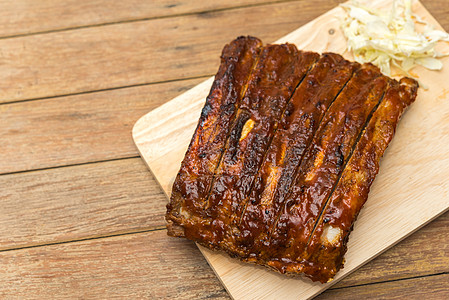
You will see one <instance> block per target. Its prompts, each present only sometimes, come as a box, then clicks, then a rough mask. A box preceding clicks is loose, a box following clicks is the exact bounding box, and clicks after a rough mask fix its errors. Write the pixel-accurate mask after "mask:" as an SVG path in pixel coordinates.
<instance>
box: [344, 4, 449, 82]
mask: <svg viewBox="0 0 449 300" xmlns="http://www.w3.org/2000/svg"><path fill="white" fill-rule="evenodd" d="M340 6H341V7H342V8H343V9H344V10H345V11H346V13H347V16H346V17H345V19H344V20H343V21H342V24H341V28H342V30H343V33H344V35H345V37H346V39H347V47H348V50H349V51H352V53H353V54H354V59H355V60H356V61H358V62H360V63H365V62H371V63H373V64H374V65H376V66H378V67H379V68H380V69H381V71H382V73H384V74H386V75H388V76H390V75H391V68H390V65H391V64H393V65H395V66H396V67H398V68H399V69H400V70H402V72H404V74H405V75H407V76H410V77H413V76H412V75H411V74H410V73H409V71H410V70H411V69H412V68H413V67H415V66H416V65H421V66H423V67H425V68H427V69H430V70H440V69H441V68H442V67H443V64H442V62H441V61H440V60H439V59H438V58H440V57H443V56H447V55H448V54H444V53H438V52H437V51H436V50H435V45H436V43H437V42H439V41H446V42H449V34H447V33H446V32H444V31H441V30H435V29H434V28H433V27H432V26H431V25H430V24H428V23H427V22H425V21H424V20H423V19H422V18H420V17H419V16H418V15H416V14H414V13H413V11H412V1H411V0H401V1H396V0H395V1H393V4H392V7H391V10H390V11H389V12H384V11H381V10H377V9H374V8H369V7H367V6H365V5H363V4H361V3H359V2H358V1H351V2H348V3H344V4H341V5H340ZM415 22H417V23H421V24H423V25H424V26H425V27H424V30H423V31H422V32H418V31H416V28H415ZM421 85H422V83H421ZM422 86H423V85H422Z"/></svg>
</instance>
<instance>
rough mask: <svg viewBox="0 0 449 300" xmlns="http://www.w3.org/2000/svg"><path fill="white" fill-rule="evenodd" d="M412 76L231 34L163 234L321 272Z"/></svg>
mask: <svg viewBox="0 0 449 300" xmlns="http://www.w3.org/2000/svg"><path fill="white" fill-rule="evenodd" d="M417 88H418V85H417V83H416V81H414V80H412V79H408V78H404V79H402V80H401V81H400V82H397V81H395V80H393V79H390V78H388V77H386V76H384V75H382V74H381V73H380V71H379V70H378V68H376V67H374V66H373V65H370V64H364V65H360V64H358V63H351V62H349V61H347V60H345V59H343V58H342V57H341V56H340V55H338V54H333V53H324V54H323V55H321V56H320V55H319V54H316V53H312V52H304V51H299V50H297V49H296V47H295V46H294V45H292V44H283V45H267V46H262V43H261V42H260V40H258V39H256V38H253V37H240V38H238V39H236V40H234V41H232V42H231V43H230V44H228V45H226V46H225V48H224V50H223V54H222V61H221V65H220V69H219V71H218V73H217V75H216V76H215V81H214V83H213V86H212V89H211V92H210V94H209V96H208V97H207V99H206V104H205V106H204V108H203V111H202V113H201V117H200V120H199V123H198V126H197V128H196V131H195V133H194V136H193V138H192V141H191V143H190V145H189V148H188V150H187V153H186V155H185V158H184V160H183V162H182V166H181V169H180V171H179V173H178V175H177V177H176V180H175V183H174V185H173V190H172V195H171V198H170V203H169V204H168V205H167V214H166V220H167V228H168V234H169V235H171V236H178V237H187V238H189V239H191V240H194V241H196V242H198V243H200V244H202V245H204V246H206V247H209V248H211V249H220V250H224V251H226V252H228V253H229V254H230V255H232V256H236V257H239V258H240V259H241V260H244V261H248V262H253V263H256V264H260V265H263V266H267V267H269V268H272V269H274V270H277V271H279V272H281V273H287V274H301V273H302V274H305V275H306V276H308V277H310V278H311V279H312V280H314V281H321V282H327V281H328V280H330V279H332V278H333V276H334V275H335V274H336V272H338V270H339V269H340V268H342V266H343V257H344V254H345V252H346V244H347V241H348V236H349V233H350V231H351V229H352V227H353V224H354V222H355V219H356V217H357V215H358V213H359V211H360V209H361V208H362V206H363V204H364V203H365V201H366V199H367V197H368V191H369V188H370V186H371V183H372V182H373V180H374V177H375V176H376V174H377V172H378V164H379V160H380V158H381V156H382V155H383V153H384V151H385V149H386V147H387V146H388V143H389V142H390V141H391V139H392V137H393V134H394V131H395V128H396V125H397V123H398V121H399V118H400V116H401V115H402V113H403V111H404V110H405V108H406V107H407V106H408V105H410V104H411V103H412V102H413V101H414V99H415V98H416V93H417Z"/></svg>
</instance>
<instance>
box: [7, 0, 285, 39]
mask: <svg viewBox="0 0 449 300" xmlns="http://www.w3.org/2000/svg"><path fill="white" fill-rule="evenodd" d="M264 2H281V1H269V0H264V1H257V0H223V1H201V0H189V1H186V0H184V1H179V0H178V1H176V0H158V1H142V0H128V1H113V2H112V1H107V0H94V1H76V0H65V1H57V0H40V1H34V0H16V1H7V0H1V1H0V37H4V36H15V35H23V34H32V33H36V32H46V31H54V30H63V29H67V28H74V27H75V28H76V27H82V26H92V25H99V24H107V23H117V22H125V21H133V20H139V19H150V18H161V17H168V16H173V15H182V14H192V13H196V12H205V11H212V10H219V9H220V10H221V9H229V8H233V7H240V6H248V5H254V4H258V5H261V4H263V3H264Z"/></svg>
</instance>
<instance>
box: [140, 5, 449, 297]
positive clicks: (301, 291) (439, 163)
mask: <svg viewBox="0 0 449 300" xmlns="http://www.w3.org/2000/svg"><path fill="white" fill-rule="evenodd" d="M374 2H375V3H372V4H373V5H375V6H377V7H389V5H390V4H391V1H388V0H378V1H374ZM413 10H414V11H415V12H416V13H418V14H419V15H420V16H422V17H423V19H424V20H426V21H428V22H430V23H432V24H434V25H435V27H436V28H438V29H441V30H442V28H441V26H440V25H439V24H438V23H437V22H436V20H435V19H434V18H433V17H432V16H431V15H430V13H429V12H428V11H427V10H426V9H425V8H424V7H423V6H422V4H421V3H419V2H415V4H414V5H413ZM343 16H344V12H343V10H342V9H341V8H339V7H337V8H335V9H332V10H331V11H329V12H327V13H325V14H324V15H322V16H320V17H318V18H317V19H315V20H314V21H312V22H310V23H308V24H306V25H304V26H302V27H301V28H299V29H297V30H296V31H294V32H292V33H290V34H288V35H287V36H285V37H283V38H281V39H280V40H278V41H277V43H283V42H290V43H294V44H296V45H297V46H298V48H299V49H304V50H313V51H317V52H324V51H331V52H336V53H340V54H343V55H344V56H345V57H346V58H348V59H352V57H351V55H350V54H349V53H346V52H345V45H346V42H345V39H344V37H343V35H342V33H341V31H340V29H339V19H340V18H342V17H343ZM223 46H224V45H223ZM439 47H440V48H439V50H440V51H444V52H449V45H448V44H445V43H442V44H441V45H439ZM219 55H220V53H217V59H218V57H219ZM443 63H444V68H443V70H442V71H439V72H435V71H428V70H425V69H423V68H415V69H413V74H416V75H417V76H418V77H419V79H420V80H422V81H423V82H424V83H425V84H427V85H428V87H429V89H428V90H427V91H425V90H423V89H420V90H419V95H418V98H417V100H416V102H415V103H414V104H413V105H412V106H411V108H410V109H409V110H408V111H407V112H406V114H405V115H404V117H403V119H402V120H401V122H400V124H399V127H398V129H397V132H396V136H395V138H394V139H393V141H392V143H391V144H390V146H389V148H388V150H387V151H386V153H385V156H384V158H383V159H382V162H381V168H380V172H379V175H378V176H377V178H376V180H375V182H374V184H373V186H372V189H371V192H370V195H369V199H368V201H367V203H366V205H365V207H364V209H363V210H362V212H361V213H360V216H359V219H358V221H357V222H356V224H355V229H354V231H353V233H352V234H351V237H350V239H349V245H348V249H349V250H348V252H347V254H346V264H345V267H344V269H342V270H341V271H340V272H339V273H338V274H337V276H336V278H335V280H334V281H332V282H330V283H327V284H320V283H312V282H311V281H310V280H308V279H301V278H287V277H285V276H282V275H279V274H276V273H275V272H272V271H269V270H266V269H265V268H262V267H259V266H254V265H249V264H244V263H241V262H239V261H238V260H236V259H231V258H229V257H228V256H226V255H225V254H222V253H218V252H212V251H210V250H208V249H205V248H203V247H199V248H200V250H201V252H202V253H203V254H204V256H205V257H206V259H207V261H208V262H209V264H210V265H211V267H212V268H213V270H214V271H215V273H216V274H217V276H218V278H219V279H220V280H221V282H222V283H223V285H224V286H225V287H226V289H227V290H228V292H229V294H230V295H231V296H232V297H233V298H235V299H307V298H310V297H313V296H314V295H317V294H318V293H320V292H322V291H324V290H325V289H327V288H328V287H329V286H331V285H332V284H334V283H336V282H337V281H339V280H340V279H341V278H343V277H344V276H346V275H348V274H349V273H351V272H353V271H354V270H356V269H357V268H359V267H360V266H362V265H363V264H365V263H366V262H368V261H369V260H371V259H373V258H374V257H376V256H377V255H379V254H380V253H382V252H383V251H385V250H386V249H388V248H390V247H391V246H393V245H394V244H396V243H397V242H399V241H400V240H402V239H404V238H405V237H407V236H408V235H410V234H411V233H413V232H414V231H416V230H418V229H419V228H420V227H422V226H424V225H425V224H426V223H428V222H429V221H431V220H433V219H434V218H436V217H437V216H439V215H440V214H442V213H443V212H445V211H446V210H447V209H448V208H449V195H448V193H449V181H448V180H447V178H448V177H449V57H446V58H445V59H443ZM212 81H213V78H210V79H208V80H206V81H205V82H203V83H201V84H199V85H197V86H196V87H194V88H192V89H191V90H189V91H187V92H186V93H184V94H182V95H180V96H178V97H176V98H174V99H173V100H171V101H169V102H168V103H166V104H164V105H162V106H161V107H159V108H157V109H155V110H153V111H151V112H150V113H148V114H146V115H145V116H143V117H142V118H141V119H140V120H139V121H138V122H137V123H136V124H135V126H134V129H133V137H134V140H135V142H136V145H137V147H138V149H139V151H140V153H141V156H142V158H143V159H144V160H145V162H146V163H147V164H148V167H149V168H150V170H151V171H152V173H153V174H154V176H155V177H156V179H157V180H158V182H159V183H160V185H161V187H162V189H163V190H164V191H165V193H166V194H167V197H169V195H170V192H171V186H172V184H173V181H174V179H175V176H176V173H177V171H178V169H179V167H180V165H181V161H182V159H183V157H184V154H185V152H186V150H187V146H188V144H189V142H190V139H191V137H192V135H193V132H194V130H195V127H196V124H197V121H198V118H199V115H200V111H201V109H202V107H203V105H204V102H205V98H206V96H207V94H208V92H209V89H210V87H211V84H212Z"/></svg>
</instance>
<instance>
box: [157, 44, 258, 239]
mask: <svg viewBox="0 0 449 300" xmlns="http://www.w3.org/2000/svg"><path fill="white" fill-rule="evenodd" d="M261 48H262V42H261V41H260V40H259V39H257V38H253V37H239V38H237V39H236V40H234V41H232V42H231V43H230V44H228V45H226V46H225V47H224V49H223V52H222V55H221V64H220V68H219V70H218V73H217V75H216V76H215V80H214V82H213V85H212V88H211V91H210V93H209V95H208V97H207V99H206V104H205V105H204V107H203V110H202V112H201V116H200V119H199V122H198V125H197V128H196V130H195V133H194V135H193V137H192V140H191V142H190V145H189V148H188V150H187V153H186V155H185V157H184V160H183V162H182V164H181V169H180V170H179V172H178V175H177V177H176V180H175V183H174V185H173V190H172V195H171V199H170V203H169V204H168V205H167V215H166V219H167V228H168V231H169V234H170V235H174V236H183V235H184V230H183V228H180V227H179V226H176V224H180V223H182V222H183V221H184V220H185V219H186V218H189V216H190V215H193V214H194V215H202V213H203V211H202V204H203V202H204V199H205V198H206V197H207V194H208V192H209V189H210V184H211V182H212V176H213V174H214V172H215V169H216V167H217V165H218V163H219V161H220V158H221V155H222V152H223V148H224V147H225V143H226V140H227V138H228V132H230V129H231V125H232V123H233V122H232V121H233V119H234V118H235V113H236V111H237V109H238V107H239V105H240V102H241V99H242V98H243V95H244V93H245V92H246V89H247V85H248V80H249V77H250V74H251V73H252V72H253V70H254V68H255V65H256V62H257V60H258V57H259V53H260V50H261Z"/></svg>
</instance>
